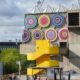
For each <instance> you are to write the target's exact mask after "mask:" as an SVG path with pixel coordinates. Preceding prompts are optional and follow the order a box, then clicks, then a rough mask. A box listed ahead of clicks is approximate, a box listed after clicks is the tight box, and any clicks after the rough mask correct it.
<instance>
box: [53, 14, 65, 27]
mask: <svg viewBox="0 0 80 80" xmlns="http://www.w3.org/2000/svg"><path fill="white" fill-rule="evenodd" d="M52 24H53V25H54V26H55V27H57V28H61V27H62V26H63V25H64V24H65V18H64V16H62V15H59V14H55V15H54V16H53V17H52Z"/></svg>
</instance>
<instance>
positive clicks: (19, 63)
mask: <svg viewBox="0 0 80 80" xmlns="http://www.w3.org/2000/svg"><path fill="white" fill-rule="evenodd" d="M16 64H17V65H19V70H18V71H19V78H20V77H21V62H20V61H17V62H16Z"/></svg>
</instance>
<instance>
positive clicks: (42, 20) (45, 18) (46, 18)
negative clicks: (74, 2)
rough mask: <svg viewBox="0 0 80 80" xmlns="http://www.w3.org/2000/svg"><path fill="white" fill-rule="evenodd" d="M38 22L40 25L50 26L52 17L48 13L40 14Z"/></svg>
mask: <svg viewBox="0 0 80 80" xmlns="http://www.w3.org/2000/svg"><path fill="white" fill-rule="evenodd" d="M38 23H39V26H40V27H48V26H49V24H50V17H49V16H48V15H41V16H39V19H38Z"/></svg>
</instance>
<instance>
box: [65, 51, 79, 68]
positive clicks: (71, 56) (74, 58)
mask: <svg viewBox="0 0 80 80" xmlns="http://www.w3.org/2000/svg"><path fill="white" fill-rule="evenodd" d="M65 57H66V58H68V59H69V62H70V63H72V64H73V65H75V66H76V67H77V68H79V69H80V56H78V55H76V54H75V53H74V52H73V51H71V50H69V54H67V55H66V56H65Z"/></svg>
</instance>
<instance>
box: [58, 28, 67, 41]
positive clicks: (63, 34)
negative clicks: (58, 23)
mask: <svg viewBox="0 0 80 80" xmlns="http://www.w3.org/2000/svg"><path fill="white" fill-rule="evenodd" d="M58 37H59V39H60V40H68V29H67V28H62V29H60V30H59V32H58Z"/></svg>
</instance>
